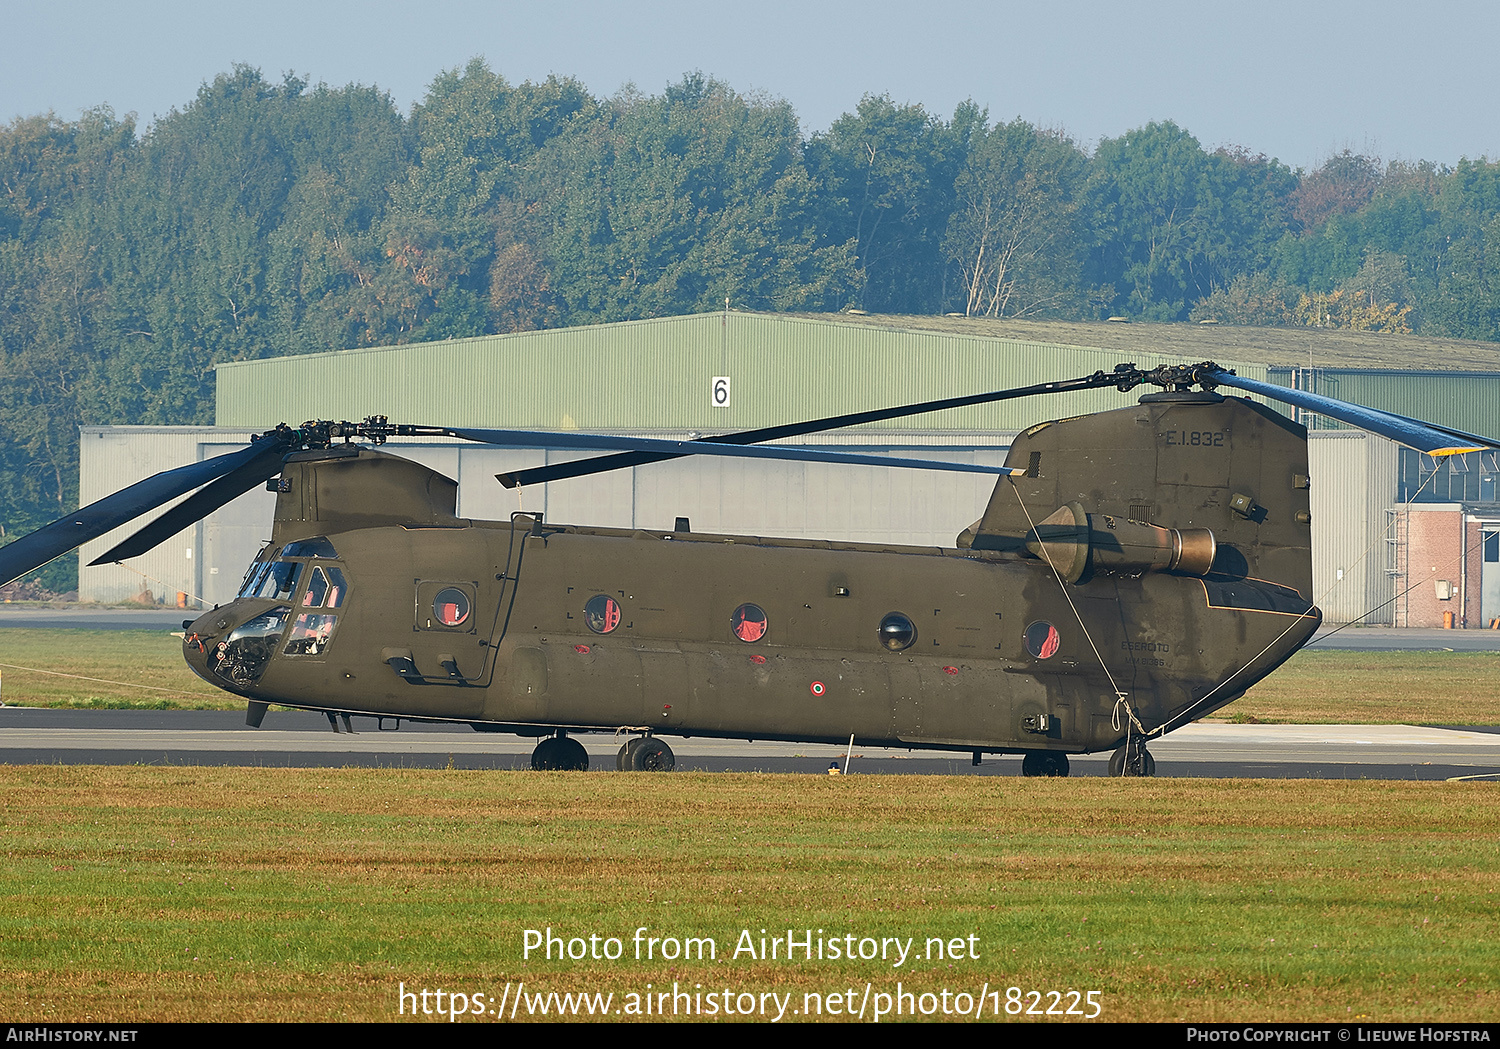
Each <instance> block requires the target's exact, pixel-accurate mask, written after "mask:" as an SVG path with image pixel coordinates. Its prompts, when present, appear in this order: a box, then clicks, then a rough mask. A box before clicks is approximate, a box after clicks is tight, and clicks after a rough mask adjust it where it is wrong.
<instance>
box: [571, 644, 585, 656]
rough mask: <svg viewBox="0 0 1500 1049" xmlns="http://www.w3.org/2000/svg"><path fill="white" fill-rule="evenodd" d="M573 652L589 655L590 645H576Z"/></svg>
mask: <svg viewBox="0 0 1500 1049" xmlns="http://www.w3.org/2000/svg"><path fill="white" fill-rule="evenodd" d="M573 651H574V652H581V653H582V654H583V655H588V654H589V646H588V645H574V646H573Z"/></svg>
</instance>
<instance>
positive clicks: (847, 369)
mask: <svg viewBox="0 0 1500 1049" xmlns="http://www.w3.org/2000/svg"><path fill="white" fill-rule="evenodd" d="M1201 360H1216V361H1218V363H1219V364H1221V365H1223V366H1225V367H1228V368H1234V369H1235V370H1236V371H1238V372H1239V373H1240V374H1241V375H1245V376H1248V377H1250V378H1256V379H1263V380H1266V381H1269V382H1274V383H1278V384H1280V385H1283V386H1294V387H1297V388H1299V389H1310V390H1312V391H1313V392H1316V393H1324V394H1327V395H1329V396H1332V397H1339V398H1342V399H1345V400H1351V401H1355V402H1358V403H1360V404H1366V405H1369V406H1370V407H1372V408H1381V409H1384V410H1386V411H1393V412H1398V413H1400V414H1403V415H1411V416H1415V417H1418V418H1424V419H1430V420H1432V421H1434V422H1440V423H1444V424H1446V425H1448V426H1454V427H1457V428H1459V429H1463V430H1469V431H1472V432H1476V433H1485V434H1489V435H1491V436H1497V435H1500V345H1496V344H1492V343H1480V342H1464V341H1460V340H1455V339H1425V338H1422V337H1419V336H1414V335H1383V334H1376V333H1372V332H1349V331H1327V330H1321V329H1307V328H1242V327H1232V326H1227V325H1222V326H1215V325H1194V324H1106V323H1091V324H1090V323H1072V322H1063V321H1016V320H988V319H982V318H967V317H872V316H866V315H862V314H801V315H788V314H762V313H737V312H729V313H708V314H698V315H694V316H686V317H666V318H661V319H657V320H643V321H629V322H625V323H619V324H601V325H595V326H591V327H582V328H559V329H553V330H547V331H533V332H521V333H518V334H513V335H487V336H482V337H479V338H473V339H456V340H451V341H446V342H428V343H412V344H408V345H401V346H383V347H376V348H372V349H358V350H342V351H337V352H333V353H318V354H309V355H305V356H298V357H277V358H272V359H269V360H261V361H249V362H244V363H237V364H222V365H219V367H218V379H217V383H218V386H217V392H218V396H217V417H216V422H217V423H218V425H220V426H232V427H243V428H247V429H264V428H266V427H269V426H273V425H275V424H276V423H278V422H300V421H302V420H304V419H361V418H363V417H365V416H366V415H386V416H389V417H390V418H391V419H392V420H393V421H398V422H408V423H420V424H432V425H438V424H442V425H452V426H507V427H516V428H525V429H538V430H573V429H586V430H624V431H651V430H665V431H682V432H687V431H693V430H701V431H707V432H722V431H726V430H738V429H749V428H753V427H758V426H767V425H772V424H775V423H782V422H788V421H791V420H796V419H810V418H817V417H819V416H825V415H835V414H838V413H841V412H849V411H859V410H863V409H869V408H877V407H884V406H887V405H893V404H901V403H904V402H913V401H922V400H928V399H932V398H938V397H948V396H955V395H960V394H966V393H976V392H981V391H985V390H995V389H1004V388H1006V387H1011V386H1024V385H1029V384H1031V383H1039V382H1047V381H1051V380H1056V379H1065V378H1073V377H1076V376H1081V375H1087V374H1090V373H1092V372H1094V371H1096V370H1099V369H1104V370H1106V371H1108V370H1110V369H1112V368H1113V367H1114V366H1115V365H1116V364H1119V363H1122V362H1126V361H1133V362H1135V363H1136V364H1139V365H1141V366H1142V367H1151V366H1154V365H1156V364H1164V363H1188V362H1195V361H1201ZM720 377H727V378H728V379H729V384H728V405H727V407H716V406H715V405H714V403H713V400H712V389H713V385H714V381H715V379H717V378H720ZM1126 403H1129V401H1128V400H1127V399H1126V398H1124V397H1122V396H1121V395H1120V394H1119V393H1117V392H1115V391H1113V390H1108V389H1106V390H1097V391H1091V392H1087V393H1077V394H1068V395H1065V396H1062V397H1058V398H1053V399H1050V400H1046V401H1036V400H1031V401H1026V400H1021V401H1011V402H1006V403H1002V404H998V405H991V406H986V407H976V408H968V409H962V410H958V411H952V412H945V413H940V414H934V415H928V416H925V417H914V418H912V419H910V420H908V421H906V422H904V423H902V424H899V428H901V429H910V430H921V431H928V432H930V431H964V432H973V431H1014V430H1019V429H1023V428H1024V427H1026V426H1029V425H1031V424H1032V423H1034V422H1037V421H1038V420H1041V419H1054V418H1059V417H1061V416H1066V415H1073V414H1079V413H1082V412H1090V411H1099V410H1102V409H1107V408H1114V407H1119V406H1120V405H1122V404H1126ZM1312 424H1313V425H1327V423H1326V421H1324V420H1318V419H1314V420H1312Z"/></svg>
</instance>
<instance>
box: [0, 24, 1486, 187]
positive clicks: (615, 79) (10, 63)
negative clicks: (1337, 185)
mask: <svg viewBox="0 0 1500 1049" xmlns="http://www.w3.org/2000/svg"><path fill="white" fill-rule="evenodd" d="M0 3H3V5H4V6H5V7H6V8H8V9H9V10H8V11H7V13H6V18H5V23H4V24H5V25H6V27H7V34H6V35H7V37H8V39H7V42H6V48H5V59H4V61H3V62H0V122H9V121H10V120H12V119H14V118H16V117H20V116H33V115H36V114H40V113H46V112H49V111H50V112H53V113H55V114H56V115H57V116H58V117H60V118H62V119H64V120H72V119H76V118H77V117H78V115H79V113H80V112H81V111H83V110H85V109H89V108H93V107H96V106H100V105H107V106H109V107H111V108H112V109H113V110H114V111H115V113H116V114H117V115H123V114H125V113H135V114H137V116H138V118H139V119H140V121H141V123H142V125H149V124H150V122H151V120H152V119H153V118H154V117H159V116H164V115H166V114H167V113H168V112H170V111H171V110H172V109H173V108H182V107H184V106H186V105H187V104H188V103H190V102H191V101H192V99H193V96H194V94H195V93H196V91H197V90H198V88H199V87H200V86H201V85H202V84H204V83H205V82H207V81H211V80H212V79H213V78H214V77H215V76H216V75H217V74H219V73H223V72H227V71H228V70H230V69H231V68H232V67H233V66H234V65H235V64H237V63H244V64H248V65H251V66H255V67H257V68H259V69H260V70H261V71H262V72H263V73H264V74H265V75H266V76H267V77H268V78H271V79H275V80H279V79H280V76H281V74H282V73H284V72H294V73H297V74H299V75H302V76H304V77H306V78H307V79H308V80H309V81H310V82H312V83H318V82H325V83H328V84H330V85H334V86H342V85H344V84H348V83H351V82H352V83H360V84H374V85H376V86H378V87H380V88H381V89H383V90H384V91H386V92H388V93H389V94H390V95H391V97H392V98H394V99H395V101H396V102H397V103H398V104H399V105H400V107H401V108H402V110H403V111H406V110H409V109H410V107H411V105H412V104H413V103H414V102H417V101H420V99H421V98H422V95H423V93H424V92H425V90H426V87H427V85H428V84H429V83H431V81H432V79H433V77H435V76H436V75H437V74H438V73H440V72H442V71H443V70H446V69H452V68H456V67H461V66H463V65H465V64H467V63H468V61H469V60H470V59H472V58H475V57H481V58H483V59H485V60H486V61H487V62H488V63H489V64H490V66H491V68H493V69H494V70H495V71H496V72H498V73H500V74H502V75H503V76H505V77H506V78H507V79H508V80H510V81H512V82H520V81H522V80H528V79H529V80H537V79H542V78H545V77H546V76H548V75H549V74H554V73H555V74H558V75H560V76H572V77H576V78H577V79H579V80H581V81H582V82H583V83H584V84H586V85H587V86H588V88H589V89H590V90H591V91H592V92H593V93H594V94H596V95H613V94H615V93H616V92H617V91H619V90H620V89H621V88H622V87H623V86H625V85H627V84H633V85H634V86H635V87H636V88H638V89H639V90H640V91H642V92H644V93H646V94H656V93H659V92H660V91H661V90H662V89H663V88H665V87H666V86H667V85H668V84H671V83H674V82H676V81H679V80H681V79H682V77H683V75H684V74H686V73H689V72H694V71H701V72H703V73H705V74H707V75H709V76H713V77H716V78H718V79H720V80H722V81H724V82H726V83H728V84H729V85H730V86H731V87H732V88H734V89H735V90H736V91H739V92H740V93H742V94H751V93H761V94H765V95H770V96H775V97H778V98H784V99H786V100H787V101H789V102H790V103H791V104H792V106H793V108H794V109H795V110H796V112H797V114H798V116H799V117H800V118H801V120H802V123H803V127H804V130H805V131H807V132H808V133H810V134H811V133H815V132H818V131H822V130H825V129H826V128H827V127H828V126H829V125H830V124H831V123H832V122H833V121H834V120H836V119H837V118H838V117H839V116H840V115H841V114H843V113H846V112H851V111H853V110H854V108H855V107H856V106H857V105H858V103H859V100H860V98H861V97H863V96H864V95H867V94H874V95H882V94H883V95H889V96H890V97H891V98H892V99H893V100H894V101H896V102H898V103H921V104H922V105H924V106H926V107H927V109H928V110H929V111H932V112H934V113H937V114H940V115H942V116H945V117H946V116H950V115H951V114H952V112H953V109H954V107H955V106H957V105H958V103H960V102H962V101H964V100H965V99H973V100H974V101H976V102H978V103H979V104H980V105H982V106H985V107H987V108H988V110H989V113H990V116H991V118H992V119H995V120H1010V119H1013V118H1015V117H1018V116H1019V117H1022V118H1024V119H1026V120H1028V121H1030V122H1031V123H1034V124H1039V125H1042V126H1044V127H1048V128H1060V129H1062V130H1064V131H1066V132H1067V133H1068V134H1070V135H1071V136H1072V137H1073V138H1074V139H1075V140H1077V141H1079V142H1081V143H1083V144H1084V145H1086V146H1090V147H1092V146H1093V145H1095V144H1096V143H1097V142H1098V141H1099V140H1100V139H1101V138H1110V137H1116V136H1118V135H1121V134H1123V133H1124V132H1126V131H1127V130H1130V129H1132V128H1136V127H1140V126H1142V125H1143V124H1145V123H1147V122H1149V121H1153V120H1172V121H1175V122H1176V123H1178V124H1179V125H1181V126H1182V127H1185V128H1187V129H1188V130H1189V131H1191V132H1192V133H1193V134H1194V135H1196V136H1197V138H1198V140H1199V142H1200V143H1202V144H1203V145H1204V146H1205V147H1206V148H1209V149H1213V148H1216V147H1219V146H1242V147H1246V148H1248V149H1249V150H1250V151H1251V152H1254V153H1264V154H1266V155H1267V156H1271V157H1275V158H1277V159H1279V160H1281V161H1282V162H1284V163H1286V164H1289V165H1290V166H1292V167H1301V168H1304V169H1309V170H1310V169H1312V168H1315V167H1317V166H1318V165H1319V164H1320V163H1322V161H1323V160H1325V159H1326V158H1327V157H1329V156H1331V155H1333V154H1335V153H1337V152H1339V151H1341V150H1344V149H1352V150H1354V151H1355V152H1362V153H1367V154H1371V155H1376V156H1379V157H1382V158H1384V159H1387V160H1391V159H1401V160H1407V161H1416V160H1433V161H1437V162H1439V163H1445V164H1450V165H1451V164H1453V163H1455V162H1456V161H1458V159H1459V158H1460V157H1471V158H1473V157H1479V156H1482V155H1483V156H1489V157H1494V158H1500V122H1497V119H1496V116H1495V114H1496V113H1497V112H1500V106H1497V105H1496V103H1497V102H1500V61H1496V59H1495V50H1496V45H1497V44H1500V4H1494V3H1481V2H1474V0H1453V2H1442V0H1435V2H1429V3H1426V4H1424V5H1415V4H1411V3H1409V2H1407V3H1397V2H1392V0H1364V2H1360V3H1352V2H1343V0H1339V2H1326V3H1320V2H1318V0H1303V2H1301V3H1289V2H1283V0H1266V2H1259V3H1238V4H1211V3H1206V2H1205V3H1185V2H1149V0H1145V2H1137V3H1134V4H1132V3H1125V2H1118V0H1116V2H1110V3H1105V2H1096V0H1054V2H1038V0H1030V2H1026V3H1012V2H1009V0H995V2H991V3H971V2H942V0H928V2H925V3H920V4H918V3H915V2H905V3H900V2H893V0H863V2H861V3H822V2H819V0H801V2H789V0H761V2H758V3H756V4H754V5H746V4H738V5H726V6H725V7H724V8H723V9H715V8H714V7H712V6H711V5H706V4H702V3H687V2H680V0H664V2H659V3H645V2H632V0H620V2H616V3H607V2H599V0H552V2H548V3H540V2H532V3H516V2H509V0H491V2H482V0H427V2H424V3H412V2H411V0H404V2H401V3H394V2H389V0H362V2H359V3H349V2H343V0H339V2H319V0H302V2H300V3H292V2H287V0H257V2H255V3H248V4H238V3H237V4H207V3H202V2H194V3H184V2H180V0H163V2H157V3H143V2H139V0H109V2H99V0H79V2H67V0H59V2H55V3H45V4H43V3H35V2H34V0H0Z"/></svg>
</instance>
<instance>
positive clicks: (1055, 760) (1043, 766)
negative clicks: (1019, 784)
mask: <svg viewBox="0 0 1500 1049" xmlns="http://www.w3.org/2000/svg"><path fill="white" fill-rule="evenodd" d="M1067 774H1068V756H1067V755H1066V754H1058V753H1057V752H1056V751H1051V750H1033V751H1030V752H1029V753H1028V754H1027V755H1026V756H1025V757H1023V758H1022V759H1021V775H1023V776H1066V775H1067Z"/></svg>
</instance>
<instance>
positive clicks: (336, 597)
mask: <svg viewBox="0 0 1500 1049" xmlns="http://www.w3.org/2000/svg"><path fill="white" fill-rule="evenodd" d="M348 589H349V588H348V586H347V585H346V584H345V582H344V572H343V570H342V569H340V568H338V567H336V566H334V565H317V566H315V567H314V568H313V570H312V577H311V578H310V579H308V581H307V593H306V594H305V595H304V596H303V598H302V605H303V607H304V608H338V607H339V606H340V605H342V604H343V603H344V595H345V594H346V593H347V592H348Z"/></svg>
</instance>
